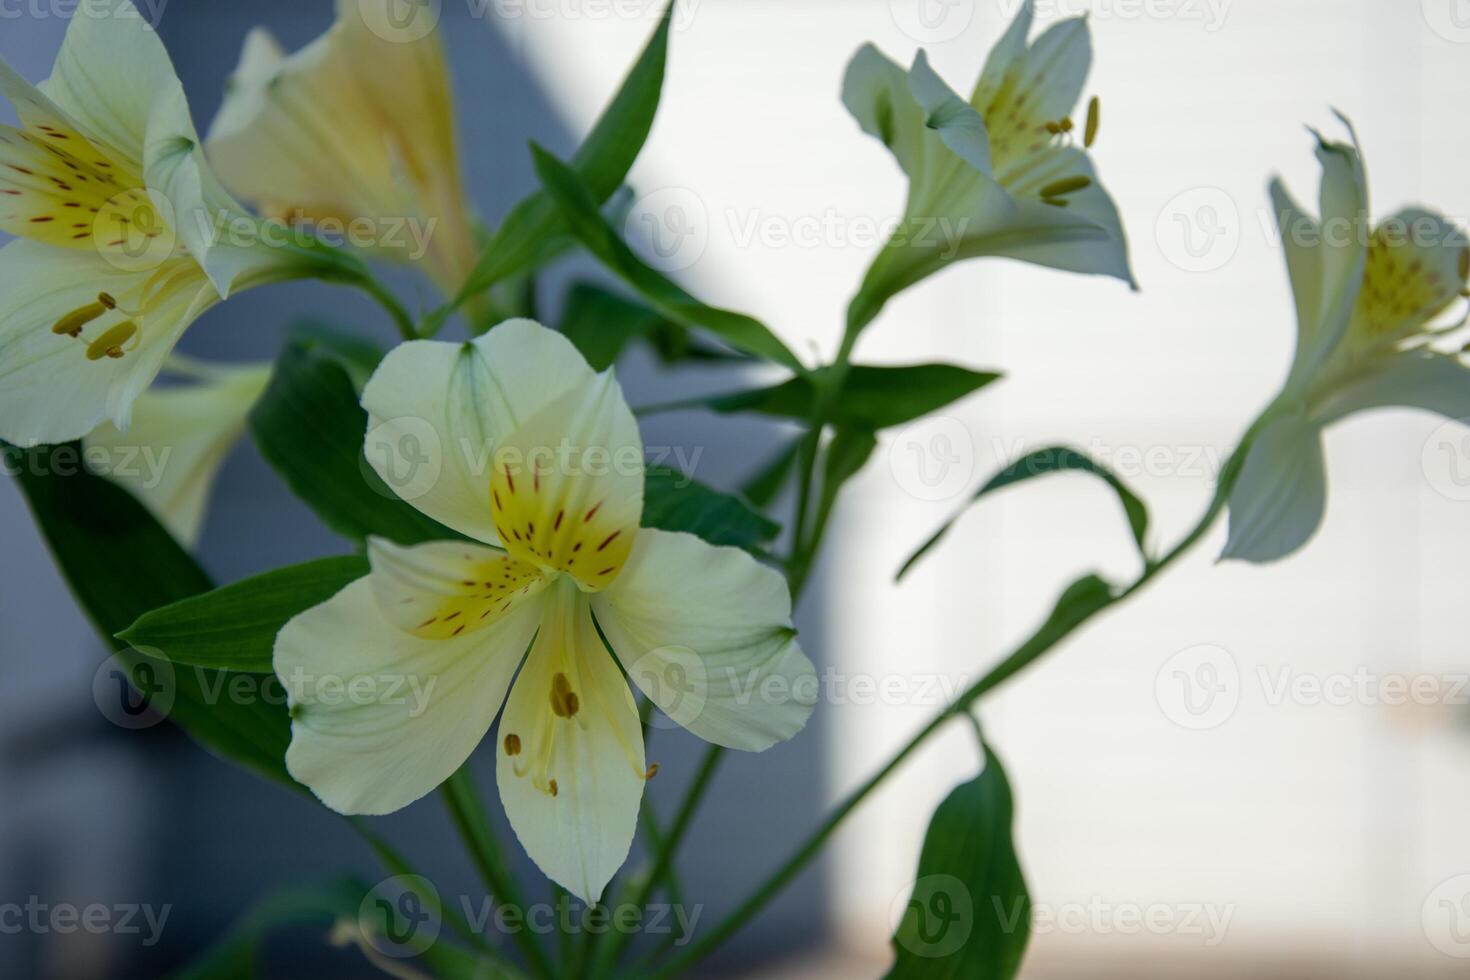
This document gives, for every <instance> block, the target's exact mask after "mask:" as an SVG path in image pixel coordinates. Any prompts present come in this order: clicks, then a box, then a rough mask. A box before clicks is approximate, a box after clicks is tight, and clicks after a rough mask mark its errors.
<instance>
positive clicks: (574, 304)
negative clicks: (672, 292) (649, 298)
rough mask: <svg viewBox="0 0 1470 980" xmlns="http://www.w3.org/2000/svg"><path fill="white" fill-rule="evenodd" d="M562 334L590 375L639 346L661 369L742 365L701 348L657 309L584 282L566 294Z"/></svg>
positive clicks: (733, 355)
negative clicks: (654, 357)
mask: <svg viewBox="0 0 1470 980" xmlns="http://www.w3.org/2000/svg"><path fill="white" fill-rule="evenodd" d="M561 331H562V333H564V334H566V336H567V339H568V340H570V341H571V342H572V344H573V345H574V346H575V347H576V348H577V350H579V351H581V352H582V356H583V357H585V358H587V363H588V364H591V365H592V369H593V370H594V371H604V370H606V369H607V368H610V367H612V366H613V364H615V363H616V362H617V360H618V358H619V357H620V356H622V354H623V352H624V351H625V350H627V348H628V347H629V346H630V345H632V344H633V343H635V342H638V341H643V342H646V343H648V344H649V345H650V346H651V347H652V348H653V350H654V353H656V354H657V355H658V357H659V360H661V361H662V362H664V363H665V364H673V363H676V362H679V361H686V360H691V361H744V360H746V358H745V357H744V356H743V355H741V354H736V353H733V352H730V351H725V350H721V349H719V348H716V347H708V346H705V345H703V344H700V343H699V342H698V341H696V340H694V339H693V338H692V337H690V336H689V333H688V331H686V330H685V329H684V328H683V327H681V326H680V325H679V324H677V323H675V322H674V321H672V320H670V319H669V318H668V317H666V316H664V315H663V314H661V313H659V312H658V311H657V310H652V309H649V308H648V307H647V306H644V305H643V304H642V303H637V302H634V301H633V300H631V299H628V298H627V297H624V296H619V295H617V294H616V293H612V292H609V291H607V290H606V289H603V288H602V287H600V286H596V285H593V284H592V283H586V282H581V283H577V284H576V285H575V286H573V287H572V289H571V292H570V293H568V294H567V300H566V310H565V312H564V313H563V314H562V320H561Z"/></svg>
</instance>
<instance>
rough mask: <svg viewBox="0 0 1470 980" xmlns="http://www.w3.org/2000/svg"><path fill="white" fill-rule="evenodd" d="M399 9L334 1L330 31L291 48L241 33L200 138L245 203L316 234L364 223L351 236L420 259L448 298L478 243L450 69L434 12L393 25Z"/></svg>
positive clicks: (365, 1) (392, 254)
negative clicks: (361, 231) (360, 232)
mask: <svg viewBox="0 0 1470 980" xmlns="http://www.w3.org/2000/svg"><path fill="white" fill-rule="evenodd" d="M398 3H399V0H338V2H337V19H336V21H335V22H334V23H333V24H332V26H331V27H330V28H329V29H328V30H327V32H326V33H325V34H323V35H322V36H321V37H319V38H317V39H316V40H315V41H313V42H312V43H311V44H309V45H307V46H306V47H304V48H302V49H301V50H300V51H297V52H296V53H295V54H292V55H289V56H287V55H286V54H285V53H284V52H283V51H282V49H281V47H280V45H279V44H278V43H277V42H276V40H275V39H274V38H273V37H272V36H271V35H270V33H269V32H268V31H266V30H265V29H264V28H256V29H255V30H253V31H251V32H250V34H249V35H248V36H247V37H246V39H245V48H244V51H243V52H242V53H241V56H240V64H239V66H238V67H237V68H236V69H235V74H234V75H233V76H231V78H230V81H229V85H228V88H227V89H226V91H225V99H224V104H223V105H222V106H221V107H220V111H219V114H218V115H217V116H216V117H215V119H214V123H213V124H212V125H211V127H210V130H209V136H208V137H207V139H206V141H205V145H206V148H207V150H208V152H209V158H210V161H211V162H212V163H213V164H214V166H215V168H216V169H217V170H218V171H219V174H220V177H221V179H223V180H224V182H225V184H226V185H227V186H228V187H229V188H230V189H231V190H233V191H234V192H235V193H236V194H239V195H240V196H241V197H242V198H244V199H246V200H248V201H252V202H254V203H256V204H258V205H259V206H261V207H262V208H264V209H265V210H266V212H267V213H269V214H272V215H274V216H277V217H280V218H283V219H286V220H305V221H307V222H309V223H314V224H316V225H318V226H319V227H321V228H323V229H324V230H325V229H327V228H329V227H331V226H333V225H335V226H336V227H337V228H339V229H341V228H345V229H348V230H349V231H350V230H351V229H353V228H357V227H360V226H364V225H366V226H368V227H369V228H370V229H371V233H370V234H368V235H366V236H363V237H364V240H363V241H362V242H356V241H354V242H352V243H353V244H362V245H364V246H365V247H368V248H371V249H372V250H373V251H374V252H375V253H376V254H378V255H381V256H383V257H385V258H399V259H403V260H409V259H413V260H422V261H423V262H424V263H425V268H426V270H427V271H428V272H429V273H430V275H431V276H432V277H433V279H434V281H435V283H436V284H437V285H438V287H439V288H440V289H441V290H443V291H444V292H445V293H446V294H449V295H453V294H454V293H455V292H457V291H458V290H459V287H460V286H461V284H463V282H464V280H465V277H466V276H468V275H469V272H470V269H471V268H473V267H474V263H475V259H476V250H475V243H474V236H473V234H472V231H471V227H470V219H469V215H470V211H469V207H468V205H466V203H465V200H464V192H463V189H462V186H461V182H460V171H459V159H458V155H457V153H456V150H455V130H454V107H453V100H452V98H451V89H450V84H449V70H448V67H447V65H446V64H445V60H444V50H443V47H442V45H441V44H440V41H439V36H438V34H437V33H436V32H435V31H433V30H431V29H430V26H431V25H427V24H425V25H424V26H423V27H422V28H420V27H419V25H418V20H419V18H421V17H428V16H431V14H432V10H431V9H430V7H429V6H428V5H422V6H420V7H419V8H418V9H417V10H416V11H415V12H414V13H413V14H412V17H411V19H410V21H409V23H408V24H407V25H400V24H398V23H396V22H395V21H394V18H393V15H392V11H393V8H394V6H396V5H397V4H398ZM336 233H338V234H340V233H341V232H340V231H338V232H336ZM354 237H356V236H354ZM367 239H372V242H371V244H370V243H369V242H368V241H367Z"/></svg>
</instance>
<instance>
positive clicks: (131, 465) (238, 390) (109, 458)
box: [82, 355, 271, 548]
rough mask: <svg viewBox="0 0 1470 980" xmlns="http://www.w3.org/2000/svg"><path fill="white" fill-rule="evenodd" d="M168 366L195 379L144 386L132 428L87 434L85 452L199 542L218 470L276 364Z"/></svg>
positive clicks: (106, 426) (173, 527)
mask: <svg viewBox="0 0 1470 980" xmlns="http://www.w3.org/2000/svg"><path fill="white" fill-rule="evenodd" d="M164 371H165V372H167V373H178V374H182V375H187V376H189V377H190V378H192V379H193V380H194V383H192V384H186V385H178V386H176V387H169V388H153V389H150V390H148V391H145V392H143V394H141V395H139V396H138V400H137V402H136V403H134V405H133V422H132V425H131V426H129V428H128V431H127V433H126V434H124V433H122V432H120V431H118V429H117V427H116V426H115V425H112V424H111V423H109V422H104V423H103V424H102V425H100V426H98V427H97V429H96V430H95V431H94V432H92V434H91V435H89V436H87V437H86V438H84V439H83V440H82V445H83V447H84V450H85V452H84V453H83V458H85V459H86V460H88V463H89V465H91V466H93V468H94V469H96V470H97V472H99V473H100V474H101V475H102V476H105V477H107V478H108V479H110V480H112V481H113V482H114V483H117V484H119V485H121V486H122V487H124V488H126V489H127V490H128V491H129V492H131V493H132V494H133V495H134V496H135V497H137V498H138V499H139V500H141V501H142V502H143V504H144V506H146V507H147V508H148V509H149V510H150V511H152V512H153V515H154V516H155V517H157V518H158V519H159V521H160V522H161V523H162V524H163V525H164V526H165V527H167V528H168V529H169V531H170V532H171V533H172V534H173V536H174V537H175V538H177V539H178V540H179V542H181V543H182V544H184V545H185V546H187V547H190V548H192V547H194V546H195V545H197V544H198V543H199V531H200V528H201V526H202V525H203V523H204V512H205V507H206V505H207V503H208V502H209V494H210V490H211V489H212V488H213V487H214V480H215V476H216V475H218V473H219V468H220V466H221V465H222V464H223V463H224V461H225V457H226V456H228V455H229V453H230V450H231V449H233V448H234V446H235V443H236V442H238V441H239V439H240V436H241V435H243V434H244V432H245V423H246V419H247V418H248V417H249V415H250V410H251V409H252V408H254V407H255V403H256V402H257V401H259V400H260V396H261V395H263V394H264V393H265V389H266V386H267V385H269V384H270V379H271V366H270V365H269V364H248V365H238V366H237V365H209V364H203V363H200V362H196V361H191V360H185V359H183V358H180V357H179V356H178V355H174V356H173V357H171V358H170V359H169V362H168V364H166V365H165V367H164Z"/></svg>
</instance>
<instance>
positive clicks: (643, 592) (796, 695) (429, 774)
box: [275, 320, 816, 902]
mask: <svg viewBox="0 0 1470 980" xmlns="http://www.w3.org/2000/svg"><path fill="white" fill-rule="evenodd" d="M362 401H363V405H364V406H365V407H366V408H367V410H368V413H369V424H370V426H371V427H372V430H371V431H372V432H373V441H374V443H375V445H399V444H400V443H401V442H407V441H408V440H414V445H415V450H414V454H415V455H418V454H421V453H423V452H425V451H428V450H431V449H432V448H433V447H432V446H430V445H429V443H430V442H431V441H432V440H431V438H430V434H431V433H432V434H433V439H437V441H438V442H439V444H440V445H439V447H438V448H439V451H438V452H437V453H433V456H434V457H435V460H436V462H437V463H440V464H442V465H433V464H431V465H429V466H426V467H421V469H423V470H424V472H426V473H429V474H430V476H428V477H422V476H421V475H420V476H415V475H414V474H413V473H411V472H410V473H408V474H407V476H405V471H403V470H401V469H399V468H397V467H395V466H392V465H390V464H389V461H388V460H387V459H385V458H383V457H382V456H381V454H379V453H378V452H369V454H368V455H369V458H370V459H372V460H373V463H374V466H375V467H377V468H378V471H379V473H380V474H381V475H382V476H383V478H384V480H385V481H386V482H387V483H388V484H389V486H393V487H395V489H396V490H397V492H398V493H400V494H401V495H402V496H404V498H405V499H406V500H408V501H409V502H411V503H412V504H413V505H414V506H415V507H417V508H418V509H419V510H421V511H423V513H425V514H427V515H429V516H430V517H433V518H435V519H436V520H438V521H440V522H442V523H444V524H446V525H448V526H449V527H452V528H454V529H455V530H458V531H460V532H463V533H464V534H466V535H468V536H469V537H470V538H472V539H473V541H472V542H443V543H434V544H426V545H421V546H419V547H413V548H403V547H398V546H395V545H393V544H389V543H388V542H385V541H373V542H371V545H370V548H369V558H370V560H371V562H372V574H371V575H369V576H368V577H367V578H365V579H363V580H361V581H359V582H357V583H355V584H353V585H350V586H348V587H347V588H346V589H345V590H343V591H342V592H341V593H340V594H338V595H337V596H336V597H335V598H333V599H331V600H330V601H328V602H327V603H325V604H323V605H321V606H318V607H317V608H315V609H312V610H308V611H307V612H305V613H303V614H302V615H300V616H298V617H297V618H296V619H294V620H292V621H291V622H290V623H289V624H287V626H286V628H285V629H284V630H283V631H282V632H281V634H280V636H279V638H278V639H277V642H276V651H275V667H276V673H277V674H278V675H279V677H280V678H281V680H282V682H283V684H284V685H285V687H286V690H287V691H288V693H289V695H290V698H291V706H292V708H291V710H292V718H293V725H292V739H291V748H290V751H289V752H288V754H287V756H286V764H287V767H288V769H289V770H290V772H291V774H292V775H293V776H294V777H295V778H296V779H298V780H300V781H301V782H302V783H304V784H305V785H307V786H309V787H310V788H311V789H312V790H313V791H314V792H315V793H316V794H317V796H319V797H320V798H321V799H322V801H323V802H325V803H326V804H327V805H328V806H330V807H332V808H333V809H334V810H337V811H339V812H342V813H365V814H381V813H389V812H392V811H394V810H397V809H399V808H400V807H403V806H405V805H407V804H409V803H411V802H413V801H414V800H416V799H418V798H419V797H421V796H423V795H424V794H425V793H428V792H429V791H430V790H432V789H433V788H434V787H436V786H437V785H439V784H440V783H441V782H443V781H444V780H445V779H446V778H448V777H449V776H450V775H451V774H453V773H454V771H455V770H456V769H458V768H459V766H460V765H461V764H462V763H463V762H464V761H465V760H466V759H467V758H468V757H469V755H470V752H471V751H472V750H473V749H474V748H475V746H476V745H477V744H478V743H479V742H480V741H481V739H482V738H483V737H484V736H485V734H486V732H487V731H488V730H489V728H490V726H491V723H492V722H493V721H494V719H495V716H496V714H497V713H498V712H500V709H501V705H502V704H504V705H505V712H504V714H503V716H502V717H501V721H500V730H499V739H498V744H497V760H498V767H497V775H498V782H499V786H500V795H501V799H502V800H503V801H504V804H505V810H506V813H507V814H508V815H509V817H510V822H511V825H512V826H513V827H514V828H515V831H516V834H517V836H518V837H519V838H520V840H521V843H522V844H523V845H524V847H525V849H526V851H527V852H528V853H529V854H530V855H531V857H532V858H533V859H534V860H535V861H536V863H537V864H538V865H539V866H540V867H541V869H542V870H543V871H544V872H545V873H546V874H547V875H548V876H549V877H550V878H552V879H554V880H556V881H557V882H559V883H561V884H562V885H564V886H565V887H566V888H567V889H569V890H570V891H572V892H574V893H576V894H577V895H578V896H579V897H581V898H582V899H583V900H585V901H588V902H592V901H596V900H597V899H598V898H599V897H600V896H601V894H602V890H603V887H604V886H605V885H606V884H607V882H608V881H609V879H610V878H611V877H612V875H613V874H614V872H616V871H617V869H618V867H619V866H620V865H621V864H622V862H623V860H624V859H625V857H626V856H627V853H628V848H629V845H630V844H631V842H632V839H633V832H634V828H635V824H636V822H637V815H638V806H639V801H640V799H641V798H642V794H643V783H644V780H645V779H646V778H647V776H648V775H649V774H650V770H649V769H648V768H647V766H646V763H645V760H644V755H643V737H642V733H641V730H640V727H639V720H638V709H637V707H636V706H635V705H634V702H633V698H632V696H631V694H630V693H629V690H628V685H627V683H626V681H625V680H624V677H623V671H626V672H627V675H628V677H629V678H630V679H631V680H632V681H633V683H635V684H636V685H638V687H639V688H640V689H641V690H642V691H643V693H644V694H646V695H647V696H648V697H649V698H650V699H651V700H652V701H653V702H654V703H655V704H657V705H658V706H659V707H660V708H662V709H663V710H664V711H665V712H666V713H667V714H668V715H669V717H670V718H672V719H674V720H675V721H677V722H678V723H680V724H681V725H683V726H684V727H685V728H687V729H689V730H690V731H691V732H693V733H694V734H695V735H698V736H699V737H701V738H703V739H706V740H708V741H711V742H714V743H717V744H719V745H724V746H729V747H731V748H737V749H744V750H749V751H760V750H762V749H765V748H768V747H769V746H771V745H773V744H775V743H776V742H779V741H782V740H784V739H787V738H790V737H791V736H792V735H794V734H795V733H796V732H798V731H799V730H800V729H801V728H802V726H803V725H804V724H805V723H806V720H807V717H808V715H809V714H810V713H811V710H812V708H811V705H812V703H813V702H814V701H815V695H816V676H815V672H814V671H813V668H812V665H811V663H810V661H808V660H807V658H806V656H805V655H804V654H803V653H802V652H801V649H800V647H798V645H797V643H796V641H795V639H794V632H793V630H792V627H791V599H790V595H789V593H788V591H787V587H786V582H785V580H784V579H783V578H782V577H781V575H779V574H778V573H777V572H775V571H773V570H771V569H769V568H767V567H765V566H763V565H761V564H759V563H758V562H756V561H755V559H753V558H752V557H751V556H750V555H748V554H746V553H745V552H744V551H741V550H739V549H736V548H727V547H715V546H713V545H710V544H707V543H705V542H704V541H702V540H700V539H698V538H696V537H693V536H692V535H688V534H676V533H670V532H666V531H658V530H650V529H645V528H640V527H639V521H640V518H641V514H642V510H643V447H642V441H641V439H640V437H639V434H638V426H637V423H636V422H635V421H634V418H633V414H632V412H631V411H630V410H629V408H628V405H627V403H626V402H625V401H624V400H623V395H622V391H621V389H620V388H619V387H618V384H617V382H616V381H615V380H614V379H613V376H612V373H611V371H608V372H605V373H603V374H595V373H594V372H593V371H592V369H591V368H590V367H588V365H587V362H586V361H585V360H584V359H583V358H582V356H581V354H579V353H577V351H576V349H575V348H573V347H572V345H571V344H570V343H569V342H568V341H567V340H566V339H565V338H564V337H562V336H561V335H560V334H558V333H556V332H555V331H552V330H548V329H546V328H545V327H542V326H540V325H539V324H536V323H533V322H531V321H529V320H511V321H507V322H505V323H503V324H501V325H500V326H498V327H496V328H494V329H493V330H491V331H490V332H489V333H488V334H486V335H485V336H483V337H481V338H479V339H477V340H475V341H473V342H472V343H468V344H449V343H440V342H435V341H415V342H411V343H407V344H404V345H402V346H400V347H398V348H396V349H395V350H394V351H392V352H391V353H390V354H389V355H388V357H387V358H386V359H385V360H384V361H383V364H382V365H381V366H380V367H379V368H378V370H377V372H376V373H375V374H374V375H373V377H372V379H371V381H369V383H368V385H367V387H366V388H365V389H364V392H363V399H362ZM599 630H600V631H601V636H599ZM604 637H605V638H606V644H604V642H603V638H604ZM609 647H611V652H609ZM619 665H621V668H622V670H620V669H619ZM517 668H519V671H520V673H519V676H518V677H517ZM512 678H515V683H514V686H512V683H511V681H512ZM354 685H356V687H355V686H354ZM390 688H391V691H392V693H393V694H394V697H391V698H390V697H387V696H386V695H385V693H384V692H387V691H388V690H389V689H390ZM353 690H358V691H362V692H367V693H365V694H363V696H360V697H355V698H354V697H352V696H350V695H349V694H346V693H344V692H351V691H353ZM507 692H508V694H509V696H508V697H507ZM339 695H341V696H339ZM379 695H384V696H381V697H380V696H379Z"/></svg>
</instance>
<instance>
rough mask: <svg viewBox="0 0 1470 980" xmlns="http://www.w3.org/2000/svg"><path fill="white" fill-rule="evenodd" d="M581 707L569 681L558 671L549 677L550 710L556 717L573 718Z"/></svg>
mask: <svg viewBox="0 0 1470 980" xmlns="http://www.w3.org/2000/svg"><path fill="white" fill-rule="evenodd" d="M580 708H581V702H580V701H579V700H578V699H577V694H576V692H575V691H573V690H572V683H571V681H569V680H567V675H566V674H563V673H561V672H560V671H558V672H557V674H556V675H555V676H554V677H552V678H551V710H552V713H553V714H555V715H556V716H557V717H558V718H574V717H576V714H577V711H578V710H579V709H580Z"/></svg>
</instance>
